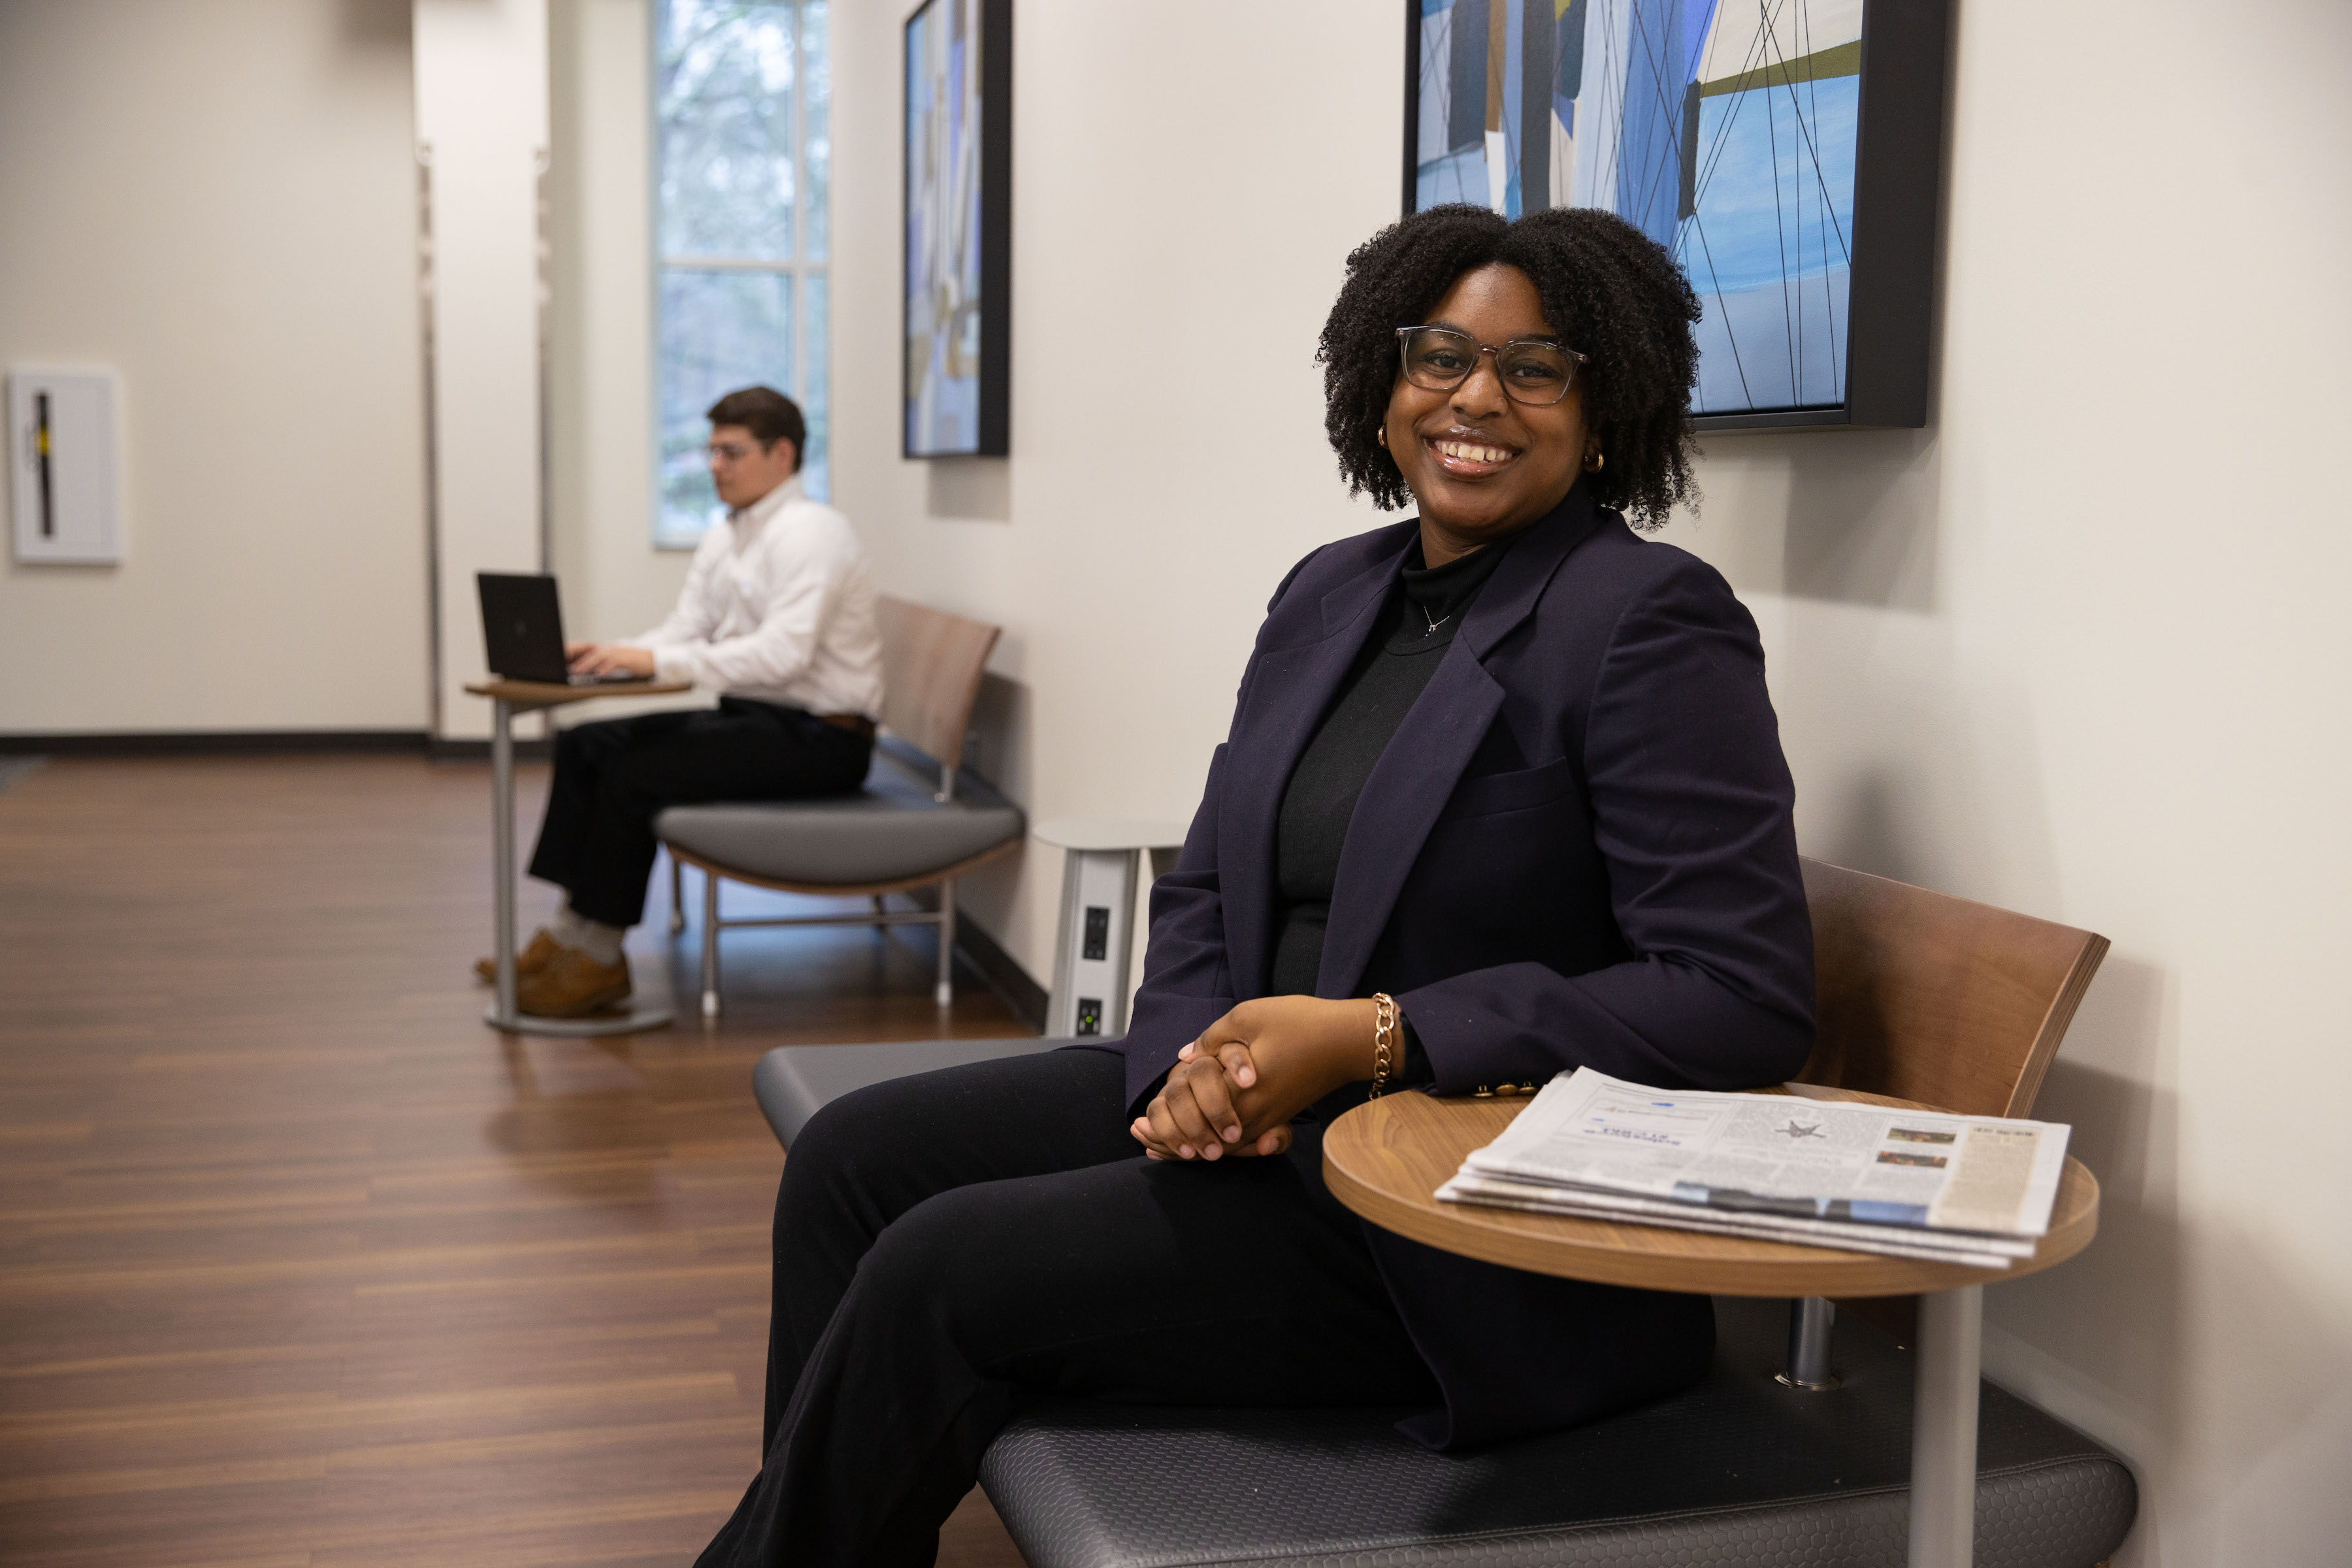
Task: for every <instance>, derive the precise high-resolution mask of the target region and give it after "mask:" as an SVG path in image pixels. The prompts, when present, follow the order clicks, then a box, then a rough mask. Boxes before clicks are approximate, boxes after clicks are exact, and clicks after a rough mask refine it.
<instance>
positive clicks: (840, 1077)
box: [751, 1035, 1102, 1149]
mask: <svg viewBox="0 0 2352 1568" xmlns="http://www.w3.org/2000/svg"><path fill="white" fill-rule="evenodd" d="M1079 1043H1080V1042H1078V1041H1076V1040H1044V1039H1039V1038H1038V1037H1036V1036H1034V1035H1016V1036H1014V1037H1012V1038H1010V1039H1002V1040H894V1041H891V1042H890V1043H889V1044H887V1045H880V1046H779V1047H776V1048H775V1049H774V1050H772V1051H770V1052H769V1053H768V1054H767V1055H765V1056H763V1057H761V1058H760V1060H759V1062H758V1063H757V1065H755V1066H754V1067H753V1068H751V1092H752V1093H753V1094H755V1095H757V1096H758V1097H759V1100H760V1110H761V1113H762V1114H763V1115H765V1116H766V1117H767V1119H768V1125H769V1126H770V1127H772V1128H773V1129H774V1130H775V1134H776V1142H779V1143H782V1145H783V1146H784V1147H785V1148H787V1149H789V1148H791V1147H792V1146H793V1139H795V1138H797V1137H799V1136H800V1132H801V1129H802V1128H803V1127H805V1126H807V1125H808V1119H809V1118H810V1117H812V1116H814V1115H815V1114H816V1113H817V1111H818V1110H819V1109H821V1108H822V1107H823V1106H824V1104H825V1103H826V1102H827V1101H829V1100H839V1099H840V1098H841V1097H842V1096H843V1095H845V1094H847V1093H848V1092H849V1091H850V1090H851V1089H863V1088H865V1087H866V1085H867V1084H869V1083H881V1082H884V1081H886V1080H887V1079H894V1078H908V1077H911V1076H912V1075H914V1074H916V1073H919V1072H931V1071H934V1070H936V1069H938V1068H955V1067H962V1066H963V1065H964V1064H965V1063H967V1062H990V1061H994V1060H995V1059H996V1058H999V1057H1018V1056H1026V1055H1027V1054H1029V1053H1030V1052H1032V1051H1050V1050H1052V1049H1054V1048H1055V1047H1057V1046H1069V1045H1076V1044H1079ZM1085 1043H1086V1044H1088V1045H1100V1044H1102V1042H1101V1041H1100V1040H1089V1041H1087V1042H1085Z"/></svg>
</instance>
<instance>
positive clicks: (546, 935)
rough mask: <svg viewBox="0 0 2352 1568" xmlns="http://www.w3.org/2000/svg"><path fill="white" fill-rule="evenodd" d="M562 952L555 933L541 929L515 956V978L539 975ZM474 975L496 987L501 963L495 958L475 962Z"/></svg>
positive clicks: (544, 928) (542, 927) (543, 927)
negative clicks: (527, 945) (549, 961)
mask: <svg viewBox="0 0 2352 1568" xmlns="http://www.w3.org/2000/svg"><path fill="white" fill-rule="evenodd" d="M562 951H563V950H562V948H561V947H559V946H557V945H556V942H555V933H554V932H553V931H549V930H548V929H547V928H546V927H545V926H541V927H540V928H539V934H538V935H537V936H534V937H532V938H531V939H530V946H529V947H526V948H524V949H523V950H522V951H521V952H518V953H516V954H515V978H516V979H517V980H520V979H521V978H522V977H523V976H524V975H526V974H536V973H539V972H540V971H541V970H542V969H545V968H546V967H547V961H548V960H549V959H551V958H553V957H554V956H555V955H556V954H557V953H559V952H562ZM474 973H475V974H476V975H477V976H478V977H479V978H480V979H481V980H482V981H483V982H484V983H485V984H490V985H496V984H498V983H499V961H498V960H497V959H495V958H478V959H476V960H474Z"/></svg>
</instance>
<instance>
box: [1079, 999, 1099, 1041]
mask: <svg viewBox="0 0 2352 1568" xmlns="http://www.w3.org/2000/svg"><path fill="white" fill-rule="evenodd" d="M1078 1033H1079V1034H1080V1035H1099V1034H1101V1033H1102V998H1101V997H1099V996H1081V997H1079V998H1078Z"/></svg>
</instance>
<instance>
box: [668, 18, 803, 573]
mask: <svg viewBox="0 0 2352 1568" xmlns="http://www.w3.org/2000/svg"><path fill="white" fill-rule="evenodd" d="M826 20H827V17H826V0H750V3H744V0H733V3H724V4H722V3H720V0H654V6H653V26H654V44H653V69H654V83H653V105H654V158H653V166H654V197H653V201H654V215H653V217H654V221H653V231H654V250H655V258H654V260H655V267H654V292H655V303H654V316H655V330H654V344H655V353H654V406H655V416H654V417H655V420H656V426H657V427H656V433H655V442H656V451H655V474H656V500H655V507H654V539H655V542H656V543H661V544H690V543H692V542H694V541H695V540H696V539H698V538H699V537H700V536H701V533H702V531H703V530H704V529H706V528H708V527H709V525H710V522H711V521H712V520H713V519H714V518H716V517H717V516H718V515H719V498H718V496H717V495H716V494H715V493H714V492H713V491H712V489H711V488H710V475H709V470H708V469H707V468H705V466H704V460H703V447H704V444H705V443H706V442H707V441H708V439H709V428H710V427H709V424H708V423H707V422H706V421H705V420H704V418H703V410H704V409H706V408H708V407H709V406H710V405H711V404H712V403H713V402H714V401H716V400H717V399H718V397H719V395H721V394H722V393H726V392H729V391H731V390H733V389H734V388H736V387H739V386H752V385H761V384H764V385H768V386H772V387H774V388H776V389H777V390H778V391H780V392H783V393H785V394H788V395H790V396H791V397H792V398H793V401H794V402H796V403H798V404H799V405H801V410H802V412H803V414H804V415H805V416H807V418H808V426H809V433H808V450H807V451H806V453H805V454H803V460H802V465H801V475H802V478H803V480H804V481H805V482H806V484H807V486H808V489H809V493H810V494H811V495H813V496H815V497H816V498H818V499H819V500H823V499H824V498H825V497H826V496H827V495H828V494H829V491H830V486H829V484H828V482H827V481H828V474H827V462H826V456H827V451H826V448H827V442H826V439H825V437H826V429H827V425H828V423H829V416H830V413H831V409H830V407H829V405H830V402H831V399H830V397H829V395H828V387H827V382H828V374H827V344H826V341H825V306H826V286H825V285H826V279H825V256H826V250H827V245H826V239H827V234H826V230H827V224H826V213H825V201H826V196H827V194H828V191H829V189H830V186H831V180H830V178H829V175H830V174H831V168H830V165H831V155H832V141H831V136H830V134H829V132H827V129H826V117H827V110H828V108H829V100H830V97H831V79H832V71H831V68H830V62H829V59H828V50H827V46H826V30H825V25H826Z"/></svg>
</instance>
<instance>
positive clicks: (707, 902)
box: [702, 870, 719, 1018]
mask: <svg viewBox="0 0 2352 1568" xmlns="http://www.w3.org/2000/svg"><path fill="white" fill-rule="evenodd" d="M702 1016H704V1017H706V1018H716V1017H717V1016H719V873H718V872H716V871H711V870H705V871H704V872H703V873H702Z"/></svg>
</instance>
